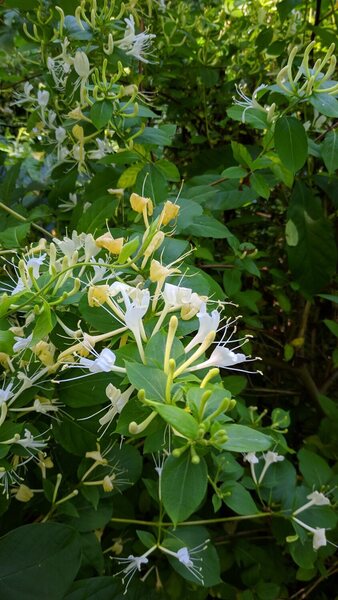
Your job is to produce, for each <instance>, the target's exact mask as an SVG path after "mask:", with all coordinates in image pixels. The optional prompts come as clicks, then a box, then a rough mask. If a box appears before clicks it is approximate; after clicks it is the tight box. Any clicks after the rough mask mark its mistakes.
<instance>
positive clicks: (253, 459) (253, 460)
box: [243, 452, 259, 465]
mask: <svg viewBox="0 0 338 600" xmlns="http://www.w3.org/2000/svg"><path fill="white" fill-rule="evenodd" d="M243 460H245V461H246V462H248V463H250V464H251V465H257V464H258V463H259V458H258V456H256V452H247V453H246V454H244V456H243Z"/></svg>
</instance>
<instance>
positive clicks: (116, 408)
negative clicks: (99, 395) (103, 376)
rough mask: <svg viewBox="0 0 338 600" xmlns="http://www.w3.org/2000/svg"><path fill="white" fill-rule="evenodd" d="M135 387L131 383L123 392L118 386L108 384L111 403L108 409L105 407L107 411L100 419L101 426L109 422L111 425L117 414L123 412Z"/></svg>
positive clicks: (107, 391)
mask: <svg viewBox="0 0 338 600" xmlns="http://www.w3.org/2000/svg"><path fill="white" fill-rule="evenodd" d="M134 389H135V388H134V386H132V385H131V386H130V387H129V388H127V389H126V390H125V391H124V392H121V390H119V389H118V388H116V387H115V386H114V385H113V384H112V383H109V384H108V385H107V387H106V396H107V398H108V399H109V400H110V402H111V405H110V406H109V407H108V409H106V408H105V409H104V410H107V412H106V413H105V414H104V415H103V417H101V418H100V419H99V423H100V425H101V427H103V426H104V425H107V424H108V426H109V425H110V423H111V422H112V421H113V419H114V418H115V417H116V415H119V414H121V412H122V410H123V409H124V407H125V405H126V404H127V402H128V400H129V398H130V396H131V394H132V392H133V391H134Z"/></svg>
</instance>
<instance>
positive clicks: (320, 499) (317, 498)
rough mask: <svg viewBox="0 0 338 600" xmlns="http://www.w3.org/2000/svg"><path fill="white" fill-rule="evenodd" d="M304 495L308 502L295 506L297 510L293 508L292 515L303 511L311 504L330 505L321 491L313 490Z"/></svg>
mask: <svg viewBox="0 0 338 600" xmlns="http://www.w3.org/2000/svg"><path fill="white" fill-rule="evenodd" d="M306 497H307V498H308V500H309V502H306V504H303V506H300V507H299V508H297V510H295V511H294V513H293V514H294V515H298V514H299V513H301V512H303V510H306V509H307V508H310V507H311V506H328V505H330V500H329V499H328V498H327V497H326V496H325V494H322V493H321V492H317V491H314V492H312V493H311V494H309V495H308V496H306Z"/></svg>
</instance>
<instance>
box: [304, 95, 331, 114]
mask: <svg viewBox="0 0 338 600" xmlns="http://www.w3.org/2000/svg"><path fill="white" fill-rule="evenodd" d="M309 102H311V104H312V106H314V108H316V109H317V110H318V112H320V113H321V114H322V115H325V116H326V117H333V118H335V119H336V118H337V117H338V100H337V99H336V98H334V97H333V96H330V94H312V96H311V97H310V98H309Z"/></svg>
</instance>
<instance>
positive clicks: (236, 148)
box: [231, 141, 252, 168]
mask: <svg viewBox="0 0 338 600" xmlns="http://www.w3.org/2000/svg"><path fill="white" fill-rule="evenodd" d="M231 148H232V153H233V155H234V159H235V160H237V162H238V163H239V164H240V165H244V166H245V167H249V168H251V166H252V158H251V155H250V152H249V150H248V149H247V148H246V147H245V146H243V144H239V143H238V142H234V141H232V142H231Z"/></svg>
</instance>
